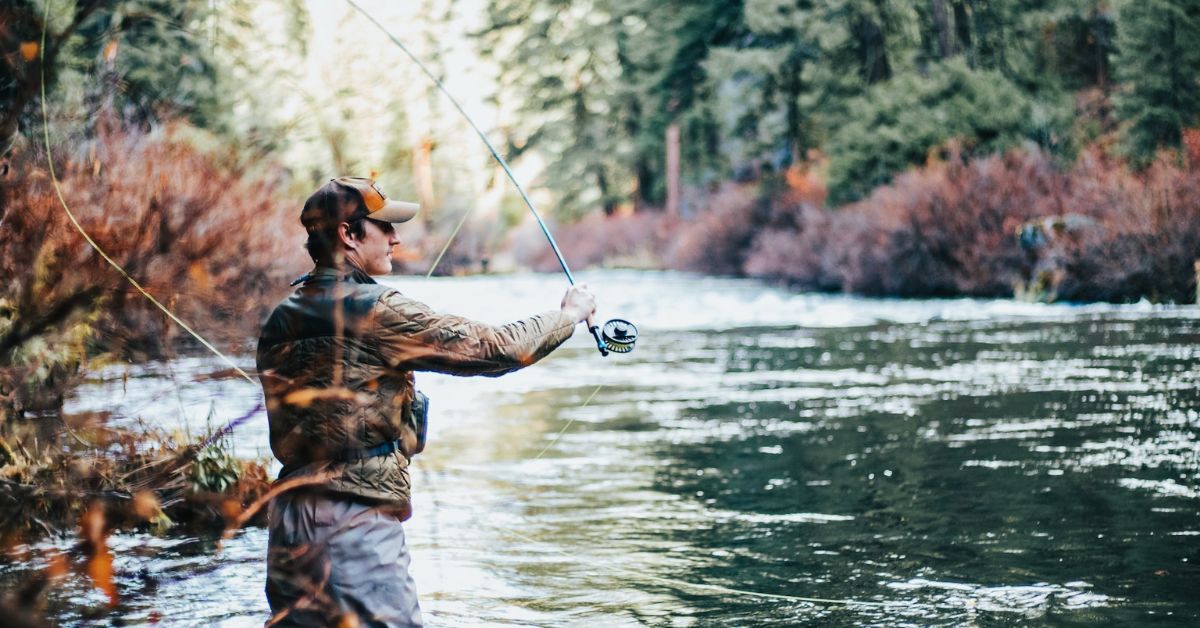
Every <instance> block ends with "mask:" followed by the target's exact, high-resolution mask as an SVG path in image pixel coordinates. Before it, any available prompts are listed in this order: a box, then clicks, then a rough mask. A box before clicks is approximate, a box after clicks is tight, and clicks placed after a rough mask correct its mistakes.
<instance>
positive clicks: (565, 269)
mask: <svg viewBox="0 0 1200 628" xmlns="http://www.w3.org/2000/svg"><path fill="white" fill-rule="evenodd" d="M346 2H347V3H348V4H349V5H350V6H351V7H353V8H354V10H355V11H358V12H359V13H361V14H362V16H363V17H365V18H367V20H368V21H369V22H371V23H372V24H374V25H375V27H376V28H378V29H379V30H380V32H382V33H383V34H384V35H387V37H388V39H390V40H392V43H394V44H396V46H397V47H399V48H400V50H402V51H404V54H406V55H408V58H409V59H412V62H413V63H415V64H417V67H419V68H421V71H422V72H424V73H425V76H428V77H429V80H431V81H433V84H434V85H437V88H438V89H439V90H441V91H442V94H444V95H445V96H446V99H447V100H449V101H450V104H452V105H454V108H455V109H457V110H458V112H459V113H460V114H462V117H463V119H464V120H466V121H467V124H469V125H471V128H472V129H474V130H475V133H476V134H478V135H479V139H481V140H483V143H484V145H486V146H487V148H488V150H489V151H490V152H491V153H492V157H495V158H496V161H497V162H498V163H499V164H500V167H501V168H503V169H504V174H506V175H508V180H509V181H512V183H513V185H514V186H516V188H517V192H520V193H521V200H523V201H525V206H526V207H528V208H529V211H530V212H532V213H533V217H534V218H536V219H537V223H538V226H539V227H541V229H542V233H543V234H544V235H545V236H546V239H547V240H549V241H550V248H552V249H554V253H555V255H556V256H557V257H558V263H559V265H561V266H562V269H563V272H564V273H566V275H567V281H569V282H570V283H571V285H572V286H573V285H575V276H574V275H572V274H571V269H570V268H569V267H567V262H566V260H565V259H563V256H562V251H560V250H559V248H558V243H557V242H555V240H554V236H553V235H550V229H548V228H547V227H546V223H545V222H543V221H542V216H541V214H539V213H538V210H537V209H535V208H534V206H533V201H531V200H529V195H528V194H526V193H525V188H523V187H521V183H520V182H519V181H517V177H516V175H514V174H513V173H512V169H511V168H509V167H508V162H507V161H505V160H504V157H501V156H500V152H499V151H497V150H496V147H495V146H493V145H492V142H491V140H489V139H488V137H487V135H486V134H484V132H483V130H482V129H480V128H479V126H478V125H476V124H475V121H474V120H472V119H471V116H469V115H467V111H466V110H465V109H463V107H462V105H460V104H459V103H458V100H457V99H456V98H454V95H453V94H451V93H450V90H448V89H446V86H445V85H443V84H442V81H441V80H440V79H438V77H437V76H436V75H434V73H433V72H432V71H430V69H429V68H428V67H426V66H425V64H424V63H422V62H421V60H420V59H418V58H417V56H416V55H414V54H413V53H412V51H410V50H409V49H408V47H407V46H405V45H404V43H403V42H401V41H400V40H399V39H398V38H397V37H396V36H395V35H393V34H392V33H391V32H390V31H389V30H388V29H387V28H385V27H384V25H383V24H381V23H379V20H376V19H375V18H374V17H372V16H371V14H370V13H367V12H366V10H365V9H363V8H362V7H360V6H358V3H356V2H354V0H346ZM463 220H466V217H465V216H464V218H463ZM443 252H445V251H443Z"/></svg>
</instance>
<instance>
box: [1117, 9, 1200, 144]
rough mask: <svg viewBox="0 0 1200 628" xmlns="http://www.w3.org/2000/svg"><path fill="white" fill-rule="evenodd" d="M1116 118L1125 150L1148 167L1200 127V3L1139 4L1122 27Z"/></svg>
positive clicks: (1128, 11) (1123, 11) (1122, 19)
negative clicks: (1160, 153) (1120, 124)
mask: <svg viewBox="0 0 1200 628" xmlns="http://www.w3.org/2000/svg"><path fill="white" fill-rule="evenodd" d="M1117 49H1118V50H1119V51H1120V52H1119V53H1118V54H1117V57H1116V59H1115V62H1114V65H1115V69H1116V73H1117V78H1118V80H1119V81H1120V82H1121V84H1122V85H1121V90H1120V93H1119V94H1118V95H1117V100H1116V105H1117V107H1116V109H1117V115H1118V116H1119V117H1120V119H1121V120H1122V121H1123V122H1124V123H1125V125H1126V129H1125V150H1126V151H1127V153H1128V154H1129V156H1130V158H1131V159H1132V160H1133V161H1134V163H1137V164H1145V163H1147V162H1149V160H1151V159H1152V158H1153V156H1154V153H1155V151H1157V150H1158V149H1159V148H1160V147H1163V146H1178V145H1179V141H1180V137H1181V131H1182V130H1183V129H1184V128H1187V127H1190V126H1195V125H1197V124H1200V0H1139V1H1137V2H1129V3H1127V4H1125V5H1124V6H1123V7H1122V9H1121V11H1120V18H1119V19H1118V21H1117Z"/></svg>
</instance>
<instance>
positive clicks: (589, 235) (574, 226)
mask: <svg viewBox="0 0 1200 628" xmlns="http://www.w3.org/2000/svg"><path fill="white" fill-rule="evenodd" d="M668 223H669V221H668V220H667V218H666V217H665V216H664V215H663V214H654V213H635V214H617V215H613V216H605V215H604V214H602V213H599V212H595V213H592V214H588V215H586V216H584V217H583V218H582V219H580V220H579V221H578V222H574V223H571V224H568V225H561V226H555V227H553V229H552V231H551V233H553V234H554V240H555V242H557V243H558V247H559V249H561V250H562V254H563V258H564V259H566V260H567V264H568V265H569V266H570V267H571V269H572V270H575V269H582V268H587V267H589V266H601V265H603V266H621V267H639V268H641V267H655V266H657V265H658V264H659V261H658V260H659V257H660V254H659V252H660V251H661V250H662V247H663V244H664V242H665V241H666V238H667V234H668V233H669V232H670V231H671V229H670V225H669V224H668ZM511 248H512V251H513V254H514V256H515V258H516V261H517V262H518V263H519V264H522V265H524V266H527V267H529V268H532V269H534V270H537V271H539V272H555V271H557V270H559V269H560V268H561V266H559V264H558V259H557V258H556V257H555V256H554V252H553V251H552V250H551V249H550V245H549V244H548V243H547V242H546V236H545V235H543V234H542V231H541V229H540V228H538V227H537V225H536V224H535V223H534V222H533V220H528V221H526V222H525V223H524V224H523V225H522V226H521V227H520V228H519V229H518V230H517V233H516V234H514V244H513V246H512V247H511Z"/></svg>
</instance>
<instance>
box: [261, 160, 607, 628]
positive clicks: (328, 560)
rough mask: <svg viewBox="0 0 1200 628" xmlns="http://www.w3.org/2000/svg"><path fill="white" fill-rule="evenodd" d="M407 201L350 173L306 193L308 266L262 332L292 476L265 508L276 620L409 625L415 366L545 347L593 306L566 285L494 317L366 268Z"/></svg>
mask: <svg viewBox="0 0 1200 628" xmlns="http://www.w3.org/2000/svg"><path fill="white" fill-rule="evenodd" d="M417 210H418V206H417V205H416V204H414V203H405V202H400V201H395V200H390V199H388V198H387V197H386V196H385V195H384V194H383V192H382V191H381V190H380V189H379V187H378V186H377V185H376V184H375V182H374V181H372V180H370V179H364V178H356V177H339V178H337V179H333V180H331V181H329V182H328V183H326V184H325V185H323V186H321V188H320V189H318V190H317V191H316V192H315V193H314V194H313V195H312V196H310V197H309V198H308V200H307V201H306V202H305V203H304V209H303V211H302V212H301V215H300V222H301V223H302V224H303V225H304V228H305V229H306V230H307V232H308V243H307V248H308V252H309V255H310V256H311V257H312V259H313V262H314V263H315V268H314V269H313V270H312V271H311V272H310V273H309V274H307V275H305V276H304V277H302V278H301V279H300V280H297V283H299V287H298V288H297V289H296V291H295V292H294V293H293V294H292V295H291V296H289V297H288V298H287V299H285V300H284V301H283V302H282V303H280V304H279V306H278V307H276V308H275V311H274V312H272V313H271V316H270V317H269V318H268V319H267V322H266V324H265V325H264V326H263V329H262V334H261V336H260V338H259V344H258V371H259V375H260V378H261V380H262V385H263V391H264V393H265V396H266V403H267V417H268V421H269V424H270V440H271V451H272V452H273V453H274V454H275V457H276V458H278V459H279V461H280V462H281V463H283V470H282V471H281V472H280V476H279V484H283V483H288V485H289V486H295V488H291V489H289V490H287V491H286V492H283V493H282V494H280V495H279V496H277V497H276V498H275V499H274V500H273V501H272V503H271V505H270V508H269V514H268V518H269V523H268V529H269V540H268V556H267V587H266V590H267V601H268V602H269V604H270V606H271V611H272V613H273V617H272V622H273V624H272V625H281V626H325V625H370V626H420V625H421V624H422V622H421V612H420V608H419V606H418V604H417V594H416V589H415V586H414V583H413V579H412V577H411V576H410V575H409V573H408V566H409V560H410V559H409V554H408V549H407V548H406V547H405V542H404V529H403V526H402V525H401V522H403V521H405V520H407V519H408V518H409V517H410V516H411V515H412V506H411V500H410V487H411V483H410V480H409V471H408V466H409V463H410V461H411V459H412V457H413V456H414V455H416V454H417V453H418V452H420V451H421V450H422V449H423V448H424V440H425V421H426V418H425V416H424V415H425V412H426V410H427V408H428V405H427V403H428V402H427V400H426V399H425V397H424V395H423V394H421V393H420V392H418V391H417V390H416V387H415V381H414V378H413V372H414V371H436V372H440V373H449V374H452V375H488V376H498V375H503V374H505V373H509V372H511V371H515V370H517V369H520V368H523V367H526V366H529V365H530V364H533V363H534V362H537V361H538V360H540V359H542V358H544V357H545V356H546V355H548V354H549V353H550V352H551V351H553V350H554V349H555V348H557V347H558V346H559V345H561V344H562V343H563V342H565V341H566V340H567V338H569V337H570V336H571V333H572V332H573V331H574V329H575V325H576V324H577V323H580V322H583V321H588V320H589V319H590V318H591V316H592V315H593V314H594V312H595V299H594V297H593V296H592V295H591V294H590V293H589V292H587V290H586V289H585V288H584V287H582V286H581V287H572V288H571V289H569V290H568V291H567V293H566V295H565V296H564V297H563V299H562V303H561V304H560V307H559V309H557V310H553V311H548V312H544V313H542V314H538V315H537V316H533V317H531V318H526V319H524V320H521V321H517V322H515V323H510V324H507V325H503V326H499V327H495V326H492V325H486V324H483V323H478V322H474V321H471V320H468V319H466V318H462V317H459V316H452V315H447V314H439V313H437V312H434V311H433V310H432V309H430V308H429V307H427V306H426V305H424V304H422V303H420V302H418V301H415V300H413V299H410V298H408V297H406V296H404V295H403V294H401V293H400V292H399V291H397V290H395V289H393V288H389V287H387V286H383V285H380V284H378V283H376V282H375V280H374V279H372V278H371V276H372V275H383V274H387V273H389V272H390V271H391V251H392V247H394V246H396V245H397V244H399V241H398V239H397V237H396V232H395V229H394V227H393V225H395V224H399V223H403V222H407V221H409V220H411V219H412V218H413V217H414V216H415V215H416V213H417ZM589 326H590V323H589ZM355 620H357V623H345V624H343V621H347V622H354V621H355Z"/></svg>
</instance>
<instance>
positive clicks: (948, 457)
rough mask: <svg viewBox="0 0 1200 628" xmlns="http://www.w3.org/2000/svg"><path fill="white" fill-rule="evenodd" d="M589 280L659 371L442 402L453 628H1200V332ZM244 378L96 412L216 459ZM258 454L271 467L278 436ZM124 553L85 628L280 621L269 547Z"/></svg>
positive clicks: (243, 537)
mask: <svg viewBox="0 0 1200 628" xmlns="http://www.w3.org/2000/svg"><path fill="white" fill-rule="evenodd" d="M579 278H580V280H581V281H586V282H588V283H589V285H591V286H592V287H593V288H594V290H595V292H596V293H597V295H598V298H599V302H600V305H601V312H600V317H601V318H608V317H621V318H626V319H629V320H631V321H633V322H635V323H636V324H637V325H638V327H639V329H640V332H641V337H640V338H639V340H638V344H637V348H636V350H635V351H634V352H633V353H631V354H628V355H612V356H609V357H607V358H601V357H600V356H599V355H598V353H597V352H596V349H595V347H594V345H593V344H591V338H590V337H589V336H588V335H586V334H585V333H582V331H581V332H577V333H576V335H575V337H574V338H572V340H571V341H570V342H569V343H568V344H567V345H566V346H565V347H564V348H563V349H560V350H559V351H558V352H556V353H555V354H553V355H552V356H551V357H550V358H548V359H547V360H545V361H544V362H542V363H539V364H537V365H534V366H533V367H531V368H529V369H526V370H524V371H521V372H518V373H515V374H512V375H509V376H505V377H502V378H497V379H490V378H471V379H462V378H452V377H448V376H441V375H434V374H424V373H422V374H418V386H419V388H421V389H422V390H423V391H425V392H426V393H427V394H428V395H429V397H430V399H431V408H432V412H431V421H432V426H431V429H430V444H429V447H428V448H427V450H426V452H425V453H424V454H422V455H420V456H419V457H417V459H416V460H415V464H414V470H413V480H414V493H415V497H414V506H415V515H414V517H413V518H412V520H411V521H410V522H409V523H408V524H406V532H407V536H408V540H409V544H410V547H411V548H412V553H413V560H414V566H413V573H414V576H415V578H416V581H417V586H418V590H419V591H420V593H421V596H422V608H423V610H424V613H425V616H426V621H427V622H428V623H429V624H430V625H440V626H475V625H479V626H482V625H536V626H544V625H555V626H559V625H579V626H583V625H603V626H622V625H628V626H636V625H652V626H691V625H698V626H706V625H707V626H717V625H721V626H723V625H792V624H819V625H886V626H894V625H919V626H928V625H947V626H950V625H954V626H958V625H1016V624H1021V625H1027V624H1054V625H1063V624H1067V625H1069V624H1079V625H1093V624H1097V623H1110V624H1126V625H1151V624H1153V625H1196V624H1197V623H1200V593H1198V592H1200V443H1198V442H1197V441H1198V436H1200V392H1198V384H1200V375H1198V371H1197V368H1196V367H1197V358H1198V357H1200V312H1198V311H1197V309H1196V308H1195V307H1194V306H1186V307H1184V306H1180V307H1157V306H1151V305H1148V304H1135V305H1127V306H1110V305H1084V306H1073V305H1034V304H1020V303H1015V302H1012V301H980V300H938V301H903V300H874V299H863V298H856V297H847V296H831V295H813V294H803V293H794V292H789V291H786V290H782V289H777V288H773V287H769V286H766V285H763V284H761V283H757V282H753V281H745V280H730V279H712V278H703V277H696V276H690V275H680V274H674V273H654V272H592V273H580V277H579ZM386 281H387V282H388V283H391V284H394V285H395V286H396V287H397V288H399V289H400V290H401V291H403V292H405V293H406V294H409V295H410V296H413V297H416V298H418V299H421V300H423V301H425V302H427V303H429V304H430V305H431V306H433V307H434V308H435V309H438V310H440V311H447V312H454V313H457V314H463V315H466V316H471V317H474V318H477V319H480V320H484V321H487V322H493V323H501V322H507V321H510V320H515V319H517V318H519V317H522V316H525V315H528V314H533V313H536V312H538V311H541V310H545V309H550V308H554V307H556V306H557V304H558V301H559V299H560V297H561V295H562V292H563V290H564V288H565V282H564V280H563V279H562V277H561V275H516V276H488V277H473V278H454V279H449V278H447V279H433V280H424V279H420V278H407V277H394V278H389V279H387V280H386ZM239 361H240V362H242V363H244V364H245V365H246V366H252V363H253V359H252V358H251V357H250V356H241V357H240V358H239ZM222 368H223V365H222V364H220V363H219V362H218V361H217V360H215V359H212V358H208V357H190V358H180V359H176V360H173V361H172V362H170V363H163V364H151V365H146V366H145V367H139V368H137V369H136V370H134V371H128V372H127V371H125V370H124V369H112V370H108V371H101V372H99V373H96V374H95V375H94V377H93V378H92V379H90V380H89V381H88V382H87V384H86V385H85V386H84V387H82V388H81V389H79V391H78V393H77V394H76V396H75V397H74V398H73V399H71V400H70V401H69V402H68V405H67V409H66V410H67V412H84V411H96V410H104V411H110V412H112V413H113V418H112V419H111V420H113V421H117V422H130V423H133V422H137V421H141V422H145V423H148V424H153V425H157V426H162V427H167V428H169V429H177V428H178V429H188V430H191V431H193V432H198V431H200V430H202V429H204V428H205V427H206V424H208V425H213V424H220V423H222V422H223V421H225V420H228V419H229V418H232V417H236V416H240V415H241V414H243V413H245V412H247V411H248V410H250V409H251V408H253V407H254V406H255V405H256V404H257V403H258V401H259V398H260V395H261V392H260V390H258V389H257V387H254V386H251V385H249V384H247V383H246V382H244V381H241V380H237V379H228V378H225V379H213V378H211V377H209V375H210V374H212V373H214V372H217V371H220V370H222ZM560 433H561V436H559V434H560ZM233 446H234V449H235V451H236V452H237V454H238V455H240V456H246V457H261V456H265V455H266V454H267V452H268V449H267V436H266V419H265V416H257V417H254V418H253V419H251V420H250V421H248V422H247V423H246V424H245V425H243V426H242V427H241V428H239V429H238V431H237V432H235V433H234V436H233ZM48 544H53V542H48ZM112 544H113V549H114V554H115V555H116V562H115V569H116V572H117V579H118V586H119V588H120V592H121V596H122V600H123V601H122V604H121V606H120V607H119V608H118V609H117V610H116V611H109V610H107V609H106V607H105V602H104V600H105V598H104V596H103V595H102V594H101V593H99V592H98V591H95V590H93V589H92V588H91V587H90V585H89V584H88V582H86V581H84V580H79V581H74V582H69V583H66V584H65V585H64V586H62V587H59V588H58V589H56V590H54V591H53V592H52V594H51V601H50V610H51V614H52V615H53V617H54V618H55V619H56V621H57V622H59V623H61V624H63V625H74V624H85V623H86V624H88V625H118V624H120V625H137V624H143V623H151V622H153V621H159V620H161V621H162V622H164V623H166V624H168V625H206V626H207V625H229V626H242V625H246V626H251V625H261V624H262V622H263V621H265V620H266V619H267V617H268V610H267V607H266V602H265V599H264V597H263V594H262V585H263V570H264V567H263V559H264V555H265V548H266V534H265V532H264V531H263V530H261V529H255V528H251V529H247V530H244V531H242V532H241V533H240V534H238V535H237V536H236V538H234V539H232V540H231V541H228V542H226V543H224V544H223V545H222V546H221V547H220V549H219V550H218V549H217V548H216V547H215V544H214V542H213V541H212V540H210V539H197V538H191V537H179V536H172V535H169V534H168V535H167V536H164V537H154V536H150V535H145V534H119V535H116V536H115V537H113V539H112ZM36 567H37V565H28V564H26V565H21V564H3V565H0V575H3V576H5V578H6V581H11V578H13V577H15V576H19V574H20V573H22V572H24V571H27V570H29V569H31V568H36ZM818 599H819V600H822V601H817V600H818Z"/></svg>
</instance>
